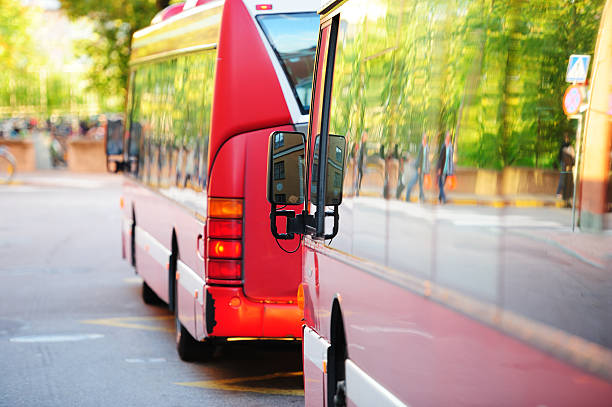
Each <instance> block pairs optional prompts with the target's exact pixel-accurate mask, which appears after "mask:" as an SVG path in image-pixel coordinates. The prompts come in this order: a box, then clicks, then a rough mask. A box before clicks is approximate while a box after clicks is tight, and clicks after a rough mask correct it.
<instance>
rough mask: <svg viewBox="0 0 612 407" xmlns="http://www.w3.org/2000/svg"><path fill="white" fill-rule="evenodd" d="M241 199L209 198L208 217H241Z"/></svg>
mask: <svg viewBox="0 0 612 407" xmlns="http://www.w3.org/2000/svg"><path fill="white" fill-rule="evenodd" d="M242 214H243V203H242V199H234V198H209V199H208V217H209V218H221V219H242Z"/></svg>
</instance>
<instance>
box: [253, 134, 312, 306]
mask: <svg viewBox="0 0 612 407" xmlns="http://www.w3.org/2000/svg"><path fill="white" fill-rule="evenodd" d="M275 130H284V131H293V127H292V126H284V127H279V128H276V129H267V130H259V131H256V132H253V133H249V134H245V135H244V136H243V137H244V139H245V141H246V146H247V151H248V153H247V155H246V166H245V175H244V191H245V193H244V197H245V205H244V214H245V219H244V265H243V270H244V275H243V278H244V290H245V293H246V295H247V296H249V297H251V298H257V299H269V298H275V299H278V300H280V301H289V300H295V297H296V293H297V287H298V284H299V283H300V280H301V250H298V251H297V252H295V253H292V254H289V253H286V252H284V251H283V250H282V249H281V248H280V247H279V245H278V244H277V242H276V241H275V239H274V237H273V236H272V234H271V233H270V203H269V202H268V200H267V199H266V179H267V168H268V163H267V156H268V138H269V136H270V134H271V133H272V132H273V131H275ZM285 209H287V210H294V211H296V212H298V213H299V212H301V209H302V208H301V206H288V207H286V208H285ZM282 220H283V219H282V218H281V219H279V222H278V227H279V230H280V231H281V232H284V230H285V226H284V222H282ZM281 223H283V224H281ZM279 243H280V246H282V247H283V248H284V249H285V250H287V251H294V250H295V249H296V247H297V246H298V245H299V244H300V241H299V238H297V237H296V238H295V239H293V240H289V241H279Z"/></svg>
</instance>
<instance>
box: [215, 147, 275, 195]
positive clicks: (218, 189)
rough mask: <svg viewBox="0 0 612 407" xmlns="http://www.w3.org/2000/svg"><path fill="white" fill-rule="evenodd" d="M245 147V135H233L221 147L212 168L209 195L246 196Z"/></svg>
mask: <svg viewBox="0 0 612 407" xmlns="http://www.w3.org/2000/svg"><path fill="white" fill-rule="evenodd" d="M245 148H246V143H245V139H244V137H233V138H231V139H229V140H228V141H227V142H226V143H225V144H224V145H223V146H222V147H221V149H220V150H219V152H218V153H217V158H216V159H215V162H214V163H213V166H212V168H211V169H210V178H209V184H208V195H209V196H211V197H217V198H242V197H244V165H245V155H246V151H245ZM262 160H263V158H262Z"/></svg>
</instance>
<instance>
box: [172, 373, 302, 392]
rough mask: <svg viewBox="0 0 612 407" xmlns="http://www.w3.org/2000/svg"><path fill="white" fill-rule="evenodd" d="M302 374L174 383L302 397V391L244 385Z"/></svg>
mask: <svg viewBox="0 0 612 407" xmlns="http://www.w3.org/2000/svg"><path fill="white" fill-rule="evenodd" d="M301 376H302V372H287V373H271V374H267V375H263V376H253V377H236V378H231V379H221V380H204V381H199V382H183V383H175V384H177V385H179V386H187V387H200V388H205V389H213V390H226V391H236V392H250V393H261V394H276V395H281V396H301V397H304V390H303V389H299V390H298V389H281V388H274V387H259V386H248V385H246V383H252V382H265V381H266V380H274V379H282V378H291V377H301Z"/></svg>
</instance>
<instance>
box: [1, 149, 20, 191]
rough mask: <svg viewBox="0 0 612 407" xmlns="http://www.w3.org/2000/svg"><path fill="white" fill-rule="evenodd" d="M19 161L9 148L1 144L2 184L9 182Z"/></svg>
mask: <svg viewBox="0 0 612 407" xmlns="http://www.w3.org/2000/svg"><path fill="white" fill-rule="evenodd" d="M15 168H17V162H16V161H15V157H14V156H13V154H11V152H10V151H9V150H8V148H6V147H3V146H0V184H8V183H9V182H11V180H12V179H13V175H15Z"/></svg>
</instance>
